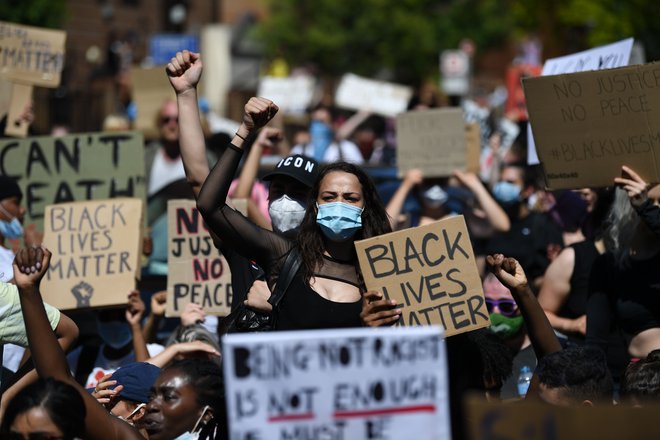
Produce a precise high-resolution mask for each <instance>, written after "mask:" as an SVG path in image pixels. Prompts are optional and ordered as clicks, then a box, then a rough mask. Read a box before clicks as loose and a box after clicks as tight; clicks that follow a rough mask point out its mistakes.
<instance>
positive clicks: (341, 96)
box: [335, 73, 412, 117]
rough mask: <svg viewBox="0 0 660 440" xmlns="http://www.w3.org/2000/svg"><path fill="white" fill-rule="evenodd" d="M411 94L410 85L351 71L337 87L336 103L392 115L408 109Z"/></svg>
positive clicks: (349, 107)
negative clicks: (363, 75) (360, 74)
mask: <svg viewBox="0 0 660 440" xmlns="http://www.w3.org/2000/svg"><path fill="white" fill-rule="evenodd" d="M411 96H412V89H411V88H410V87H406V86H402V85H399V84H393V83H387V82H383V81H375V80H372V79H367V78H362V77H360V76H357V75H353V74H351V73H349V74H346V75H344V76H343V77H342V79H341V82H340V83H339V87H337V90H336V92H335V103H336V104H337V106H339V107H342V108H346V109H349V110H357V111H360V110H364V111H369V112H372V113H378V114H379V115H382V116H388V117H391V116H396V115H397V114H398V113H402V112H405V111H406V108H407V106H408V101H410V97H411Z"/></svg>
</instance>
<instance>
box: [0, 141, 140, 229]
mask: <svg viewBox="0 0 660 440" xmlns="http://www.w3.org/2000/svg"><path fill="white" fill-rule="evenodd" d="M0 174H4V175H6V176H9V177H12V178H15V179H17V181H18V184H19V186H20V187H21V190H22V191H23V204H24V206H25V208H26V210H27V212H26V214H25V220H24V224H25V225H29V224H32V223H34V224H36V226H37V228H38V229H42V225H41V223H42V221H43V217H44V209H45V207H46V206H47V205H52V204H56V203H64V202H72V201H78V200H93V199H107V198H113V197H138V198H141V199H143V200H144V199H145V198H146V183H145V178H144V147H143V140H142V134H141V133H139V132H125V133H82V134H73V135H69V136H63V137H58V138H54V137H50V136H39V137H31V138H26V139H7V140H1V141H0Z"/></svg>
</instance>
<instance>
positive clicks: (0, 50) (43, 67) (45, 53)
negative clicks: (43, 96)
mask: <svg viewBox="0 0 660 440" xmlns="http://www.w3.org/2000/svg"><path fill="white" fill-rule="evenodd" d="M65 41H66V32H64V31H56V30H51V29H42V28H37V27H32V26H23V25H18V24H14V23H7V22H4V21H0V77H2V78H3V79H5V80H8V81H12V82H17V83H22V84H30V85H35V86H42V87H57V86H58V85H59V84H60V77H61V73H62V68H63V67H64V44H65Z"/></svg>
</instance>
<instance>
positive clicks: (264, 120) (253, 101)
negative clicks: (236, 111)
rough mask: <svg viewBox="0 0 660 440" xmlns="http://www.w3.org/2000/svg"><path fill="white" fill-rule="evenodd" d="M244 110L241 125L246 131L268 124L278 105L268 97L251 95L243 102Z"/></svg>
mask: <svg viewBox="0 0 660 440" xmlns="http://www.w3.org/2000/svg"><path fill="white" fill-rule="evenodd" d="M244 110H245V111H244V112H243V124H242V125H243V127H245V129H246V130H247V131H248V132H252V131H254V130H258V129H260V128H261V127H263V126H264V125H266V124H268V122H269V121H270V120H271V119H273V117H274V116H275V115H276V114H277V111H278V110H279V107H278V106H276V105H275V103H274V102H273V101H271V100H270V99H266V98H257V97H252V98H250V100H249V101H248V102H247V103H246V104H245V109H244ZM240 131H241V129H239V132H240Z"/></svg>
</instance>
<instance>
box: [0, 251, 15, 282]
mask: <svg viewBox="0 0 660 440" xmlns="http://www.w3.org/2000/svg"><path fill="white" fill-rule="evenodd" d="M12 264H14V253H13V252H12V251H10V250H9V249H7V248H4V247H2V246H0V281H2V282H3V283H8V282H9V281H11V280H12V278H14V268H13V267H12Z"/></svg>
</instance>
